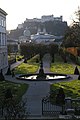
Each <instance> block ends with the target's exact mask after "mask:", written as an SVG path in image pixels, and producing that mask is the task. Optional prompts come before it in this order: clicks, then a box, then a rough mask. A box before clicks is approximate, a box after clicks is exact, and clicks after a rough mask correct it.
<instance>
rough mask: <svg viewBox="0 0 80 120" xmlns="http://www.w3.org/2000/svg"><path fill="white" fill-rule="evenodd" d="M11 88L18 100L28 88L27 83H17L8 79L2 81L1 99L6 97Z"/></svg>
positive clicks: (0, 85) (0, 83)
mask: <svg viewBox="0 0 80 120" xmlns="http://www.w3.org/2000/svg"><path fill="white" fill-rule="evenodd" d="M8 88H9V89H11V92H12V95H13V96H15V99H16V102H18V101H20V100H21V98H22V95H23V94H24V93H25V92H26V90H27V89H28V85H27V84H17V83H12V82H8V81H0V98H1V99H0V100H3V99H4V98H5V92H6V90H7V89H8Z"/></svg>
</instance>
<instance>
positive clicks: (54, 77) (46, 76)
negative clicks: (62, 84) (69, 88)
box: [16, 61, 70, 81]
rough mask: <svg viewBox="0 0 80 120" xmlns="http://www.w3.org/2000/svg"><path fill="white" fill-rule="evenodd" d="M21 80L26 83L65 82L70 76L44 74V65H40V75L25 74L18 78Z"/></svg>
mask: <svg viewBox="0 0 80 120" xmlns="http://www.w3.org/2000/svg"><path fill="white" fill-rule="evenodd" d="M16 78H17V79H20V80H26V81H53V80H63V79H69V78H70V76H68V75H66V74H57V73H44V69H43V63H42V61H41V63H40V69H39V73H35V74H23V75H19V76H17V77H16Z"/></svg>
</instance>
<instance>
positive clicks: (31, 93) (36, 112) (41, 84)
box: [6, 54, 77, 117]
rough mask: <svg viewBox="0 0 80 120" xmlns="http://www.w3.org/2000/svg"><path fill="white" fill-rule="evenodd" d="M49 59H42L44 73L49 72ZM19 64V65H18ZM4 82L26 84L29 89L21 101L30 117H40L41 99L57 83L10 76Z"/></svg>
mask: <svg viewBox="0 0 80 120" xmlns="http://www.w3.org/2000/svg"><path fill="white" fill-rule="evenodd" d="M50 62H51V57H50V55H49V54H47V55H45V56H44V58H43V68H44V71H45V72H49V71H50ZM19 64H20V63H19ZM17 65H18V64H14V65H12V66H11V68H14V67H15V66H17ZM73 76H74V77H73V79H76V78H77V75H73ZM6 80H9V81H12V82H16V83H26V84H29V89H28V90H27V92H26V93H25V94H24V95H23V97H22V100H23V101H25V102H26V106H25V107H26V110H28V112H29V113H30V116H39V117H40V116H42V98H43V97H45V96H47V95H49V91H50V84H52V83H56V82H59V81H38V82H37V81H35V82H31V81H30V82H29V81H20V80H17V79H15V77H14V78H12V77H11V76H6Z"/></svg>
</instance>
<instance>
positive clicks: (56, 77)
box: [16, 73, 70, 81]
mask: <svg viewBox="0 0 80 120" xmlns="http://www.w3.org/2000/svg"><path fill="white" fill-rule="evenodd" d="M38 75H39V74H38V73H36V74H23V75H18V76H17V77H16V78H17V79H19V80H26V81H54V80H63V79H69V78H70V76H68V75H66V74H57V73H56V74H55V73H45V76H46V77H45V78H43V77H39V78H37V76H38Z"/></svg>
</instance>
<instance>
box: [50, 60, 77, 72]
mask: <svg viewBox="0 0 80 120" xmlns="http://www.w3.org/2000/svg"><path fill="white" fill-rule="evenodd" d="M74 70H75V68H74V66H73V65H71V64H69V63H57V62H55V63H52V64H51V72H54V73H63V74H74Z"/></svg>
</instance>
